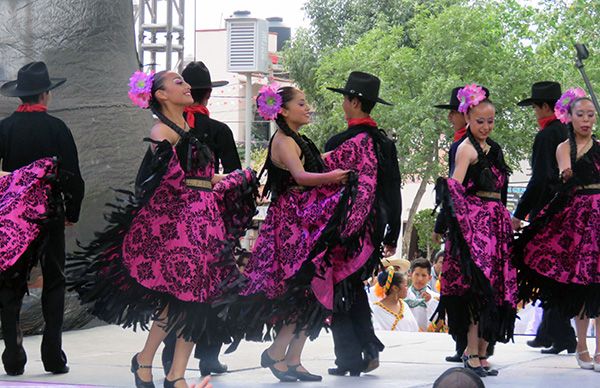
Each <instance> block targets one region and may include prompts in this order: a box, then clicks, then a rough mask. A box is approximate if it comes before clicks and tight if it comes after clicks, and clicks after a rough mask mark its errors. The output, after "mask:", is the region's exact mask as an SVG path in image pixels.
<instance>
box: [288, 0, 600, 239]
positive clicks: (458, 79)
mask: <svg viewBox="0 0 600 388" xmlns="http://www.w3.org/2000/svg"><path fill="white" fill-rule="evenodd" d="M305 10H306V13H307V16H308V18H309V19H310V20H311V27H310V28H309V29H305V30H302V31H300V32H299V33H298V34H297V35H296V37H295V39H294V40H293V41H292V42H291V45H290V46H289V48H288V49H287V51H286V53H285V56H284V59H285V65H286V66H287V67H288V69H289V71H290V74H291V76H292V78H293V79H294V80H295V81H296V82H297V83H298V85H299V86H300V87H301V88H302V89H304V91H305V92H306V95H307V97H308V99H309V100H311V101H312V102H313V103H314V104H315V106H316V110H317V116H316V120H315V122H314V123H313V124H312V125H310V126H309V127H308V128H307V130H306V132H307V135H308V136H309V137H311V138H312V139H313V140H314V141H315V142H316V143H317V144H318V145H322V144H324V142H325V141H326V140H327V139H328V138H329V137H330V136H331V135H333V134H334V133H336V132H339V131H341V130H343V129H345V126H346V124H345V121H344V117H343V111H342V108H341V104H342V101H343V98H342V96H341V95H339V94H337V93H333V92H330V91H328V90H327V89H326V87H327V86H334V87H340V86H343V85H344V83H345V80H346V78H347V76H348V74H349V73H350V72H351V71H354V70H360V71H366V72H369V73H373V74H376V75H377V76H378V77H379V78H380V79H381V80H382V88H381V91H380V96H381V97H382V98H384V99H386V100H388V101H390V102H392V103H393V104H394V106H392V107H387V106H383V105H377V106H376V108H375V110H374V111H373V113H372V115H373V117H374V118H375V120H376V121H377V122H378V123H379V125H380V127H381V128H384V129H386V130H387V132H388V134H390V135H391V136H392V137H393V138H394V139H395V140H396V145H397V149H398V157H399V162H400V169H401V172H402V177H403V182H404V183H407V182H415V181H420V182H423V183H427V182H432V181H433V180H434V179H435V177H437V176H439V175H446V171H447V165H446V163H447V162H446V157H445V152H444V150H447V149H448V147H449V145H450V143H451V141H452V128H451V126H450V124H449V123H448V121H447V117H446V115H447V111H444V110H438V109H435V108H433V107H432V105H434V104H439V103H446V102H447V101H448V98H449V93H450V90H451V89H452V88H454V87H456V86H460V85H464V84H466V83H478V84H481V85H484V86H486V87H487V88H488V89H489V90H490V92H491V99H492V101H493V102H494V103H495V105H496V110H497V115H496V126H495V129H494V132H493V133H492V138H494V139H495V140H496V141H498V142H499V143H500V144H501V146H502V148H503V150H504V152H505V155H506V157H507V159H508V161H509V163H510V164H511V165H512V166H513V167H515V166H516V165H517V163H518V162H519V161H521V160H524V159H527V158H528V156H529V153H530V150H531V143H532V141H533V137H534V135H535V132H536V130H537V129H536V124H535V119H534V117H533V114H532V112H531V110H530V109H523V108H520V107H517V106H516V103H517V102H518V101H519V100H521V99H523V98H525V97H527V96H528V95H529V94H530V90H531V89H530V88H531V84H532V83H533V82H535V81H540V80H545V79H550V80H556V81H559V82H561V83H562V84H563V85H564V88H565V89H566V87H569V86H573V85H583V82H582V80H581V77H580V76H579V74H578V72H577V70H576V69H575V67H574V53H575V52H574V50H573V43H575V42H577V41H583V42H585V43H587V45H588V48H589V49H590V52H592V53H593V52H594V50H595V51H597V52H598V51H599V50H600V32H599V31H598V29H597V28H596V27H597V25H596V21H597V20H598V16H600V2H598V1H593V0H558V1H555V0H552V1H548V4H541V5H540V6H537V7H534V6H531V5H526V4H525V2H523V1H517V0H503V1H500V0H488V1H450V0H447V1H446V0H444V1H424V0H423V1H421V0H401V1H393V0H360V1H359V0H319V1H315V0H308V1H307V3H306V5H305ZM585 64H586V70H587V72H588V74H589V76H590V78H591V79H592V83H594V82H595V83H596V84H597V85H598V83H599V82H600V71H599V70H600V59H599V58H598V56H594V55H593V54H592V56H591V57H590V59H588V60H587V61H586V62H585ZM421 193H422V191H421ZM421 195H422V194H421ZM419 201H420V196H419V195H417V198H415V201H414V203H413V204H412V206H411V211H410V213H409V227H408V228H407V229H408V230H406V234H405V235H407V236H409V235H410V228H411V225H412V220H414V215H415V213H416V209H417V207H418V204H419ZM409 205H410V204H409ZM405 243H407V242H406V241H405Z"/></svg>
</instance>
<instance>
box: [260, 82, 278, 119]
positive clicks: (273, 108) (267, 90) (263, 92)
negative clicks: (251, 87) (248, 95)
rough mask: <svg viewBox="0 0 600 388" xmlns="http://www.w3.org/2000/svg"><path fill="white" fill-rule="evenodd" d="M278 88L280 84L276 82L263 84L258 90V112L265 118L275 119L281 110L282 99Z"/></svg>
mask: <svg viewBox="0 0 600 388" xmlns="http://www.w3.org/2000/svg"><path fill="white" fill-rule="evenodd" d="M278 89H279V85H278V84H277V83H275V82H274V83H272V84H270V85H265V86H263V87H262V88H260V90H259V92H258V98H257V104H258V113H259V114H260V115H261V116H262V117H263V118H264V119H265V120H274V119H275V118H276V117H277V114H278V113H279V111H280V110H281V105H282V99H281V96H280V95H279V93H277V90H278Z"/></svg>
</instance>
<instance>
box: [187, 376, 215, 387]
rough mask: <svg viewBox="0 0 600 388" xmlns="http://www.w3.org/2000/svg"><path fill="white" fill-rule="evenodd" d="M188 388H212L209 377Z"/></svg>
mask: <svg viewBox="0 0 600 388" xmlns="http://www.w3.org/2000/svg"><path fill="white" fill-rule="evenodd" d="M190 388H212V384H211V383H210V376H206V377H205V378H204V379H203V380H202V381H201V382H199V383H198V384H192V385H190Z"/></svg>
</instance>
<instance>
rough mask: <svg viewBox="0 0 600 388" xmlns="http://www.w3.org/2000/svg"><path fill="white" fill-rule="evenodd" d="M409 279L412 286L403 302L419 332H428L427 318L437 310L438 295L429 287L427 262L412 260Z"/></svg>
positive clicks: (429, 277) (424, 260)
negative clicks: (412, 316) (414, 320)
mask: <svg viewBox="0 0 600 388" xmlns="http://www.w3.org/2000/svg"><path fill="white" fill-rule="evenodd" d="M410 277H411V280H412V284H411V285H410V287H409V288H408V295H407V297H406V298H405V299H404V301H405V302H406V303H407V304H408V306H409V307H410V310H411V311H412V313H413V315H414V316H415V319H416V320H417V323H418V324H419V331H428V326H429V318H430V317H431V316H432V315H433V313H434V311H435V310H436V309H437V306H438V304H439V300H440V294H438V293H437V292H435V291H433V290H432V289H431V287H430V286H429V282H430V281H431V263H430V262H429V260H427V259H424V258H418V259H416V260H414V261H413V262H412V263H411V266H410ZM430 330H432V329H430Z"/></svg>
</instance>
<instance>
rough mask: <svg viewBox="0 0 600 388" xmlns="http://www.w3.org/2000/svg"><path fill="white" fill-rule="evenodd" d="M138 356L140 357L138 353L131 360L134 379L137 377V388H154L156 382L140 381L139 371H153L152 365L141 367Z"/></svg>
mask: <svg viewBox="0 0 600 388" xmlns="http://www.w3.org/2000/svg"><path fill="white" fill-rule="evenodd" d="M137 356H138V353H136V354H134V355H133V358H132V359H131V373H133V377H135V386H136V388H154V382H152V381H144V380H142V379H140V376H138V374H137V371H138V369H140V368H150V369H152V365H140V364H139V362H138V360H137Z"/></svg>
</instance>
